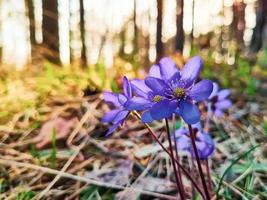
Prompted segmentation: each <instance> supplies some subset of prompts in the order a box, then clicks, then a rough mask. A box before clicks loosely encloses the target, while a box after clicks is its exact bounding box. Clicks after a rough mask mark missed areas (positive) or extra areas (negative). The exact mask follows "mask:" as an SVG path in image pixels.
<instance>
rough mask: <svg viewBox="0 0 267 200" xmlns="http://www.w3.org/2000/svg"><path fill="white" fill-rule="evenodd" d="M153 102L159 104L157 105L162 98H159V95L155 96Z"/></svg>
mask: <svg viewBox="0 0 267 200" xmlns="http://www.w3.org/2000/svg"><path fill="white" fill-rule="evenodd" d="M153 101H154V102H157V103H158V102H160V101H161V96H159V95H156V96H154V98H153Z"/></svg>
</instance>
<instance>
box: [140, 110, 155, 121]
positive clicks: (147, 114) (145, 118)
mask: <svg viewBox="0 0 267 200" xmlns="http://www.w3.org/2000/svg"><path fill="white" fill-rule="evenodd" d="M141 118H142V122H143V123H150V122H152V121H153V120H154V119H153V118H152V117H151V114H150V111H146V112H144V113H143V114H142V117H141Z"/></svg>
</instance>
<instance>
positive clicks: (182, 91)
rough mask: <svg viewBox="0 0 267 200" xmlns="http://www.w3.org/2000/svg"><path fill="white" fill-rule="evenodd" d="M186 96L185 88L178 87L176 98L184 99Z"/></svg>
mask: <svg viewBox="0 0 267 200" xmlns="http://www.w3.org/2000/svg"><path fill="white" fill-rule="evenodd" d="M184 95H185V91H184V89H183V88H180V87H178V88H176V89H175V96H176V97H178V98H182V97H184Z"/></svg>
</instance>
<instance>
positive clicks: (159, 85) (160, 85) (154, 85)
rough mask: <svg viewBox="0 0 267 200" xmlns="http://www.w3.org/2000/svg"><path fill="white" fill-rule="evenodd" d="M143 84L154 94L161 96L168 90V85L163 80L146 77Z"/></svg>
mask: <svg viewBox="0 0 267 200" xmlns="http://www.w3.org/2000/svg"><path fill="white" fill-rule="evenodd" d="M145 84H146V85H147V86H148V87H149V88H150V89H151V90H153V92H155V93H156V94H163V93H164V92H165V90H166V89H167V88H168V85H167V84H166V83H165V82H164V81H163V80H161V79H158V78H154V77H147V78H146V79H145Z"/></svg>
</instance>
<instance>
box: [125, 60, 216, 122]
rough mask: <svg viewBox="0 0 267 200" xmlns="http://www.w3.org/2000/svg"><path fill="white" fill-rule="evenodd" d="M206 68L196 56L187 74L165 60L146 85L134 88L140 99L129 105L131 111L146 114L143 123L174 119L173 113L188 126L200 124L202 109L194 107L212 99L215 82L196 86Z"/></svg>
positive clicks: (154, 68)
mask: <svg viewBox="0 0 267 200" xmlns="http://www.w3.org/2000/svg"><path fill="white" fill-rule="evenodd" d="M201 68H202V60H201V58H200V57H198V56H195V57H193V58H192V59H190V60H189V62H188V63H187V64H186V65H185V66H184V68H183V70H181V71H180V70H179V69H178V68H177V66H176V64H175V62H174V61H173V60H171V59H170V58H168V57H165V58H162V59H161V60H160V62H159V64H158V65H153V66H152V68H151V69H150V71H149V76H148V77H147V78H146V79H145V81H141V80H134V81H133V82H132V87H133V90H134V92H135V93H136V94H137V95H139V97H138V98H133V99H132V100H130V101H129V102H128V105H127V106H129V109H135V110H145V109H148V110H147V111H146V112H145V113H144V115H143V119H144V120H143V122H147V121H152V120H153V119H154V120H159V119H163V118H167V117H170V116H171V114H172V113H177V114H179V115H181V117H182V118H183V119H184V121H185V122H186V123H188V124H195V123H197V122H198V121H199V120H200V113H199V110H198V107H197V106H196V105H195V104H194V103H193V101H194V102H198V101H203V100H206V99H208V97H209V96H210V94H211V92H212V87H213V85H212V82H211V81H209V80H202V81H200V82H198V83H197V84H194V83H195V81H196V79H197V78H198V75H199V72H200V70H201Z"/></svg>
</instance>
